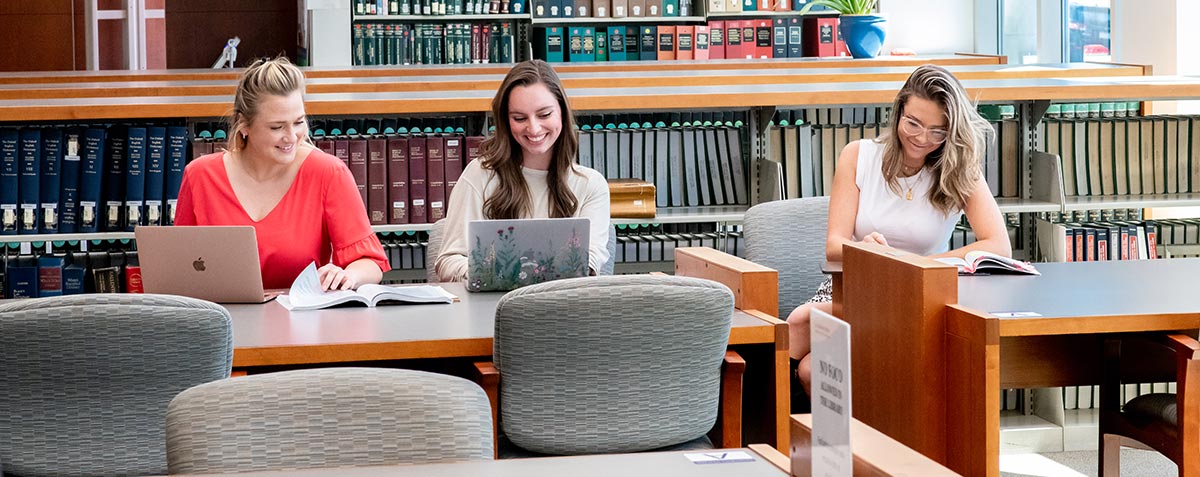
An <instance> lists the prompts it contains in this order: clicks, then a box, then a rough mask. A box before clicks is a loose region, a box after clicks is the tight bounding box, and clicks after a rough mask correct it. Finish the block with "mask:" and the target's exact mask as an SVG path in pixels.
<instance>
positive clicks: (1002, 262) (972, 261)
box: [934, 250, 1042, 275]
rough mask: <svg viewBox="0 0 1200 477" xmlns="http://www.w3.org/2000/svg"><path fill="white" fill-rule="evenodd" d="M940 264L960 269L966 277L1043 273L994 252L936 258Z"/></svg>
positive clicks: (976, 251) (978, 251)
mask: <svg viewBox="0 0 1200 477" xmlns="http://www.w3.org/2000/svg"><path fill="white" fill-rule="evenodd" d="M934 260H937V261H939V262H942V263H945V264H947V265H954V266H956V267H958V273H960V274H966V275H975V274H981V275H982V274H988V273H1017V274H1026V275H1041V274H1042V273H1041V272H1039V271H1037V269H1036V268H1033V265H1031V264H1029V263H1026V262H1022V261H1020V260H1013V259H1011V258H1008V257H1005V256H1003V255H997V254H994V253H992V252H985V251H983V250H975V251H972V252H967V255H966V256H965V257H963V258H958V257H942V258H935V259H934Z"/></svg>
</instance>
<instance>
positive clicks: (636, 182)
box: [608, 179, 656, 219]
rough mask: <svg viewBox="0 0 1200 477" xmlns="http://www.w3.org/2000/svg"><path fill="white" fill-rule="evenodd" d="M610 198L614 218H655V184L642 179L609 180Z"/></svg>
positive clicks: (610, 212)
mask: <svg viewBox="0 0 1200 477" xmlns="http://www.w3.org/2000/svg"><path fill="white" fill-rule="evenodd" d="M608 198H609V208H610V210H609V215H610V216H611V217H612V218H621V219H652V218H654V215H655V212H656V209H655V207H654V206H655V200H654V198H655V188H654V184H651V183H649V182H646V181H643V180H641V179H609V181H608Z"/></svg>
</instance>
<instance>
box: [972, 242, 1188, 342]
mask: <svg viewBox="0 0 1200 477" xmlns="http://www.w3.org/2000/svg"><path fill="white" fill-rule="evenodd" d="M1035 266H1036V267H1037V269H1038V271H1040V272H1041V273H1042V275H1041V276H1028V275H991V276H979V277H966V276H964V277H959V278H958V304H959V306H961V307H963V308H969V309H972V310H976V311H979V312H983V313H995V312H1023V311H1029V312H1035V313H1038V314H1039V315H1041V316H1040V317H1021V318H1011V317H1001V318H1000V336H1002V337H1003V336H1031V335H1058V334H1078V333H1083V332H1088V333H1116V332H1131V331H1145V330H1152V329H1155V330H1173V329H1184V328H1198V327H1200V300H1198V299H1197V298H1196V297H1197V292H1198V291H1200V289H1198V288H1197V285H1196V283H1197V277H1200V258H1176V259H1170V260H1125V261H1107V262H1075V263H1039V264H1036V265H1035Z"/></svg>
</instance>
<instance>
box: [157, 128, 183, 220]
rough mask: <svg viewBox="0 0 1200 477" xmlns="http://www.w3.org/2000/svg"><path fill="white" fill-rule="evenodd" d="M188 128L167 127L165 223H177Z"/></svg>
mask: <svg viewBox="0 0 1200 477" xmlns="http://www.w3.org/2000/svg"><path fill="white" fill-rule="evenodd" d="M187 134H188V133H187V128H186V127H183V126H172V127H169V128H167V166H166V171H165V172H164V176H165V177H164V178H163V181H164V183H163V189H164V191H163V196H164V198H165V199H166V216H165V217H164V218H163V224H164V225H175V208H176V207H177V206H178V205H179V187H180V186H181V185H182V184H183V168H184V165H185V162H186V160H187V144H188V140H187V139H188V138H187Z"/></svg>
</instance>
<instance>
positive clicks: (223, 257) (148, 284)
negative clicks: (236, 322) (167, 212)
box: [133, 226, 278, 303]
mask: <svg viewBox="0 0 1200 477" xmlns="http://www.w3.org/2000/svg"><path fill="white" fill-rule="evenodd" d="M133 235H134V239H135V240H137V249H138V262H139V263H140V265H141V267H142V287H143V288H144V289H145V291H146V293H161V294H167V295H181V296H188V297H192V298H200V299H203V300H208V301H213V302H217V303H263V302H266V301H268V300H270V299H272V298H274V297H275V296H277V295H278V292H272V293H265V292H264V291H263V282H262V270H261V269H259V263H258V240H257V239H256V238H255V235H254V227H250V226H179V227H137V228H135V229H134V230H133Z"/></svg>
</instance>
